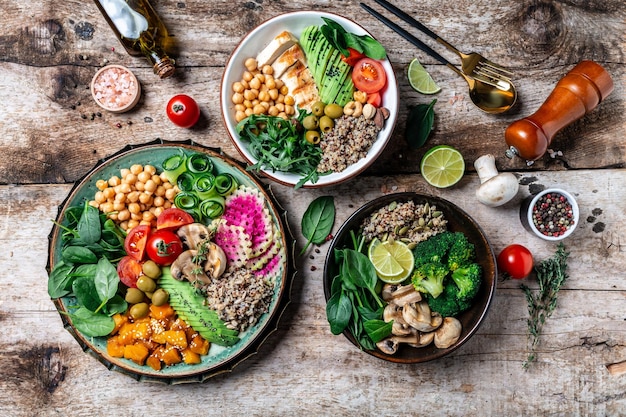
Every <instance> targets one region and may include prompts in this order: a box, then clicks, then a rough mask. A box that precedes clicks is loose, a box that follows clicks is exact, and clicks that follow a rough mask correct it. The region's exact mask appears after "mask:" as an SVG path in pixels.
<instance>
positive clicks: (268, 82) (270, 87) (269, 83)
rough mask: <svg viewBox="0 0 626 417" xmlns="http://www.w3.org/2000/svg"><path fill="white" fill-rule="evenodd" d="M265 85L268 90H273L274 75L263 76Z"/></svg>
mask: <svg viewBox="0 0 626 417" xmlns="http://www.w3.org/2000/svg"><path fill="white" fill-rule="evenodd" d="M265 85H266V86H267V89H268V90H273V89H275V88H276V80H275V79H274V77H265Z"/></svg>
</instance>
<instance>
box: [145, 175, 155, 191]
mask: <svg viewBox="0 0 626 417" xmlns="http://www.w3.org/2000/svg"><path fill="white" fill-rule="evenodd" d="M156 189H157V185H156V183H155V182H154V181H153V180H152V178H150V179H149V180H148V181H146V183H145V185H144V190H145V191H144V192H149V193H154V192H155V191H156Z"/></svg>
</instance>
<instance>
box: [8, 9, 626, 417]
mask: <svg viewBox="0 0 626 417" xmlns="http://www.w3.org/2000/svg"><path fill="white" fill-rule="evenodd" d="M396 3H398V4H402V3H403V2H396ZM153 4H154V5H155V7H156V9H157V10H158V12H159V13H160V14H161V16H162V17H163V20H164V21H165V23H166V25H167V27H168V28H169V29H170V31H171V32H172V34H174V35H175V39H176V41H177V44H178V49H179V53H178V56H177V66H178V72H177V74H176V75H175V76H174V77H172V78H170V79H166V80H159V79H158V78H157V77H156V76H155V75H154V74H152V70H151V68H150V67H149V65H148V63H147V61H145V60H144V59H142V58H133V57H130V56H128V55H127V54H126V53H125V52H124V50H123V48H122V47H121V45H120V44H119V43H118V41H117V39H116V38H115V37H114V35H113V32H112V31H111V30H110V28H109V27H108V26H107V24H106V22H105V21H104V19H103V18H102V16H101V15H100V14H99V12H98V10H97V9H96V7H95V5H94V4H93V3H92V2H90V1H72V0H70V1H65V2H56V1H54V2H53V1H51V0H42V1H38V2H23V1H17V0H0V9H2V10H3V27H4V29H3V31H2V34H1V35H0V37H1V39H2V42H0V71H1V73H2V76H0V97H2V102H3V107H2V110H0V131H1V133H2V135H0V144H1V151H0V201H1V204H0V216H2V217H1V219H2V222H1V225H0V245H1V246H2V248H3V253H4V256H2V257H0V271H2V291H1V293H0V294H1V295H0V323H1V326H2V327H1V329H2V332H1V334H2V336H1V339H0V352H1V353H0V393H1V394H0V410H2V414H3V415H6V416H96V415H98V416H100V415H101V416H148V415H151V416H154V415H159V414H163V413H164V412H165V413H166V415H171V416H199V415H216V416H218V415H219V416H232V415H246V416H291V415H296V414H298V413H303V412H305V413H306V414H307V415H334V416H340V415H341V416H353V415H363V416H369V415H371V416H396V415H436V416H452V415H470V416H490V415H498V416H499V415H528V416H535V415H550V416H553V415H554V416H617V415H626V394H625V393H626V322H625V320H626V313H625V311H626V272H625V269H626V255H625V253H626V249H625V246H624V245H625V243H622V239H625V240H626V226H625V225H626V210H625V203H624V201H626V187H624V186H623V184H624V183H626V170H624V169H623V167H624V163H625V161H626V141H625V137H626V116H625V113H626V108H625V100H624V96H625V93H626V89H625V81H626V45H625V30H626V4H625V3H624V2H623V1H622V0H605V1H602V2H587V1H549V0H541V1H538V0H532V1H526V0H524V1H518V0H501V1H498V2H493V1H485V0H474V1H471V2H470V1H466V0H459V1H456V2H449V1H441V0H434V1H429V2H426V1H419V2H404V3H403V4H404V5H403V6H402V7H403V8H404V9H405V10H407V11H408V12H409V13H411V14H413V15H414V16H416V17H417V18H418V19H420V20H422V21H423V22H424V23H426V24H427V25H428V26H430V27H431V28H432V29H433V30H435V31H436V32H438V33H440V35H442V36H443V37H444V38H445V39H446V40H448V41H449V42H450V43H452V44H454V45H456V46H457V47H459V49H461V50H465V51H470V50H477V51H480V52H482V53H483V54H485V55H487V56H488V57H489V58H491V59H493V60H494V61H496V62H499V63H502V64H503V65H505V66H507V67H510V68H511V69H513V71H514V72H515V76H514V82H515V84H516V85H517V88H518V91H519V103H518V105H516V107H515V108H514V109H513V110H512V111H511V112H509V113H507V114H504V115H498V116H493V115H487V114H484V113H481V112H480V111H479V110H477V109H476V108H474V107H473V106H472V105H471V103H470V100H469V97H468V94H467V88H466V85H465V83H464V81H463V80H462V79H461V78H460V77H458V76H456V75H455V74H454V73H453V72H452V71H450V70H449V69H448V68H446V67H444V66H442V65H440V64H438V63H436V61H434V60H432V59H431V58H429V57H427V56H426V55H425V54H423V53H422V52H420V51H418V50H416V49H415V48H413V47H411V46H409V44H408V43H407V42H406V41H404V40H402V39H401V38H399V37H398V36H397V35H395V34H394V33H393V32H391V30H389V29H387V28H385V27H383V26H382V25H381V24H380V23H378V21H376V20H375V19H374V18H372V17H370V16H369V15H367V14H366V13H364V12H363V11H362V9H361V8H360V7H359V5H358V2H356V1H334V2H331V1H304V0H296V1H293V2H279V1H270V0H265V1H263V0H255V1H247V2H232V1H211V2H205V1H198V0H188V1H169V0H155V1H154V2H153ZM304 9H313V10H323V11H329V12H335V13H338V14H341V15H343V16H345V17H348V18H352V19H356V20H358V21H359V22H360V23H361V24H362V25H363V26H364V27H365V28H366V29H368V30H369V31H370V32H372V33H374V34H375V36H376V37H377V38H378V39H379V40H380V41H381V42H382V43H383V45H385V46H386V47H387V49H388V51H389V58H390V60H391V61H392V63H393V67H394V70H395V72H396V75H397V77H398V80H399V86H400V96H401V108H400V116H399V121H398V124H397V127H396V130H395V133H394V136H393V138H392V140H391V142H390V143H389V145H388V146H387V148H386V150H385V152H384V153H383V155H382V156H381V157H380V158H379V159H378V160H377V161H376V162H375V163H374V164H373V165H372V166H371V167H370V168H369V169H368V170H367V171H366V172H365V173H363V174H362V175H360V176H359V177H358V178H356V179H354V180H352V181H349V182H348V183H345V184H342V185H338V186H334V187H330V188H327V189H322V190H317V189H316V190H297V191H294V190H293V189H291V188H288V187H284V186H281V185H273V189H274V192H275V193H276V196H277V198H278V200H279V201H280V202H281V203H283V205H284V206H285V208H286V209H287V212H288V220H289V223H290V224H291V227H292V228H293V231H294V233H295V235H296V236H297V237H298V243H299V245H302V244H303V239H302V237H301V233H300V218H301V216H302V214H303V213H304V210H305V209H306V207H307V206H308V204H309V203H310V202H311V201H312V200H313V199H314V198H316V197H318V196H320V195H332V196H334V197H335V203H336V207H337V221H336V223H335V227H334V231H335V232H336V230H337V229H338V228H339V226H340V225H341V223H342V222H343V221H344V220H345V219H346V218H347V217H348V216H349V215H350V214H351V213H352V212H353V211H354V210H355V209H356V208H357V207H359V206H361V205H363V204H364V203H365V202H367V201H369V200H371V199H374V198H376V197H379V196H381V195H383V194H386V193H390V192H395V191H416V192H420V193H425V194H432V195H436V196H440V197H443V198H446V199H448V200H450V201H452V202H454V203H456V204H457V205H459V206H460V207H461V208H463V209H465V210H466V211H467V212H468V213H469V214H470V215H472V216H473V217H474V218H475V219H476V220H477V222H478V223H479V224H480V225H481V226H482V227H483V228H484V230H485V232H486V234H487V236H488V238H489V240H490V242H491V244H492V246H493V249H494V251H495V252H496V253H498V252H499V251H500V250H502V249H503V248H504V247H505V246H506V245H508V244H510V243H520V244H523V245H525V246H527V247H528V248H530V249H531V251H532V252H533V254H534V255H535V258H536V260H542V259H545V258H547V257H549V256H551V255H552V254H553V253H554V250H555V248H556V245H555V244H551V243H547V242H544V241H542V240H539V239H537V238H535V237H533V236H531V235H530V234H529V233H527V232H526V231H525V230H524V229H523V228H522V226H521V224H520V221H519V217H518V213H519V206H520V202H521V201H522V199H523V198H524V197H526V196H529V195H530V194H533V193H536V192H537V191H539V190H541V189H543V188H544V187H550V186H560V187H562V188H564V189H566V190H568V191H569V192H570V193H572V194H573V195H575V196H576V198H577V199H578V203H579V205H580V211H581V221H580V224H579V225H578V228H577V230H576V232H575V233H574V235H573V236H572V237H571V238H569V239H567V240H566V241H565V245H566V248H567V249H568V250H569V251H571V257H570V260H569V273H570V278H569V280H568V281H567V283H566V285H565V287H564V289H563V290H562V292H561V293H560V296H559V301H558V306H557V309H556V311H555V312H554V315H553V316H552V317H551V318H550V319H548V322H547V324H546V327H545V333H544V335H543V337H542V340H541V344H540V346H539V350H538V351H539V357H538V360H537V362H536V363H533V364H532V366H531V367H530V369H528V370H524V369H523V368H522V364H523V362H524V360H525V359H526V356H527V353H528V350H527V333H526V330H527V325H526V319H527V317H528V312H527V307H526V300H525V298H524V295H523V293H522V291H521V290H520V289H519V282H514V281H502V282H499V283H498V289H497V294H496V298H495V300H494V302H493V304H492V307H491V309H490V311H489V314H488V315H487V318H486V320H485V322H484V324H483V325H482V327H481V328H480V329H479V331H478V333H477V334H476V335H475V336H474V337H473V338H472V339H471V340H470V341H469V342H468V343H466V344H465V345H464V346H462V347H461V348H460V349H458V350H457V351H455V352H454V353H453V354H451V355H450V356H449V357H446V358H444V359H440V360H437V361H434V362H429V363H424V364H417V365H399V364H392V363H387V362H383V361H381V360H379V359H376V358H374V357H371V356H369V355H367V354H365V353H363V352H361V351H359V350H358V349H356V348H355V347H354V346H353V345H352V344H350V343H349V342H348V341H347V340H346V339H345V338H344V337H343V336H332V335H331V333H330V331H329V326H328V322H327V320H326V315H325V301H324V294H323V288H322V270H323V266H324V258H325V256H326V252H327V248H328V244H325V245H321V246H320V247H318V248H317V249H318V250H315V251H311V252H310V255H309V256H306V257H303V258H299V259H297V263H298V270H299V273H298V275H297V277H296V279H295V282H294V287H293V291H292V303H291V304H290V305H289V306H288V308H287V311H286V314H285V315H284V317H283V319H282V320H281V322H280V324H279V328H278V331H277V332H276V333H274V334H273V335H272V336H271V337H270V339H269V340H268V342H267V343H266V344H264V345H263V346H262V347H261V348H260V350H259V353H258V354H257V355H255V356H253V357H251V358H249V359H248V360H246V361H245V362H244V363H242V364H241V365H240V366H238V367H236V368H235V369H234V371H233V372H232V373H229V374H225V375H220V376H217V377H214V378H211V379H209V380H208V381H206V382H205V383H202V384H183V385H161V384H153V383H142V382H137V381H135V380H134V379H132V378H130V377H128V376H125V375H122V374H120V373H118V372H112V371H109V370H107V369H106V368H105V367H104V366H102V365H101V364H100V363H99V362H98V361H96V360H95V359H94V358H93V357H91V356H90V355H87V354H86V353H84V352H83V351H82V350H81V348H80V347H79V345H78V344H77V343H76V341H75V340H74V339H73V338H72V337H71V335H70V334H69V333H68V332H67V331H66V330H64V328H63V326H62V322H61V319H60V317H59V314H58V313H57V311H56V309H55V307H54V304H53V303H52V301H51V300H50V298H49V297H48V295H47V289H46V282H47V274H46V271H45V266H46V261H47V245H48V241H47V236H48V234H49V232H50V230H51V227H52V223H51V219H53V218H54V217H55V215H56V211H57V206H58V205H59V204H60V203H61V202H62V201H63V200H64V198H65V197H66V196H67V194H68V192H69V190H70V189H71V187H72V184H73V182H74V181H75V180H77V179H78V178H80V177H81V176H82V175H84V174H85V173H86V172H88V171H89V169H90V168H92V167H93V165H94V164H95V163H96V162H97V161H98V160H99V159H100V158H104V157H106V156H108V155H111V154H112V153H114V152H116V151H117V150H119V149H121V148H123V147H124V146H126V145H127V144H142V143H146V142H150V141H152V140H154V139H156V138H161V139H164V140H186V139H192V140H194V141H196V142H198V143H200V144H202V145H207V146H212V147H220V148H222V149H223V150H224V152H226V153H227V154H228V155H230V156H232V157H234V158H236V159H240V158H241V157H240V156H239V155H238V154H237V151H236V150H235V148H234V147H233V145H232V144H231V142H230V140H229V138H228V136H227V133H226V130H225V128H224V126H223V124H222V119H221V116H220V106H219V90H220V80H221V76H222V73H223V70H224V65H225V63H226V61H227V60H228V57H229V55H230V53H231V51H232V50H233V49H234V48H235V47H236V46H237V44H238V42H239V41H240V39H241V38H242V37H243V36H244V35H245V34H246V33H247V32H248V31H249V30H251V29H252V28H254V27H255V26H256V25H258V24H259V23H261V22H263V21H264V20H266V19H269V18H271V17H273V16H276V15H278V14H280V13H283V12H288V11H297V10H304ZM421 38H422V39H425V38H424V37H421ZM429 43H430V42H429ZM430 44H431V45H434V44H433V43H430ZM444 55H445V56H446V57H448V58H450V59H455V57H454V56H452V55H450V54H449V53H447V52H444ZM415 57H418V58H419V59H420V61H421V62H422V63H423V64H424V65H425V66H426V68H427V69H428V70H429V72H431V74H432V75H433V77H434V78H435V79H436V81H437V82H438V84H439V85H440V86H441V87H442V91H441V92H440V93H439V94H438V95H437V96H435V98H437V100H438V102H437V104H436V107H435V112H436V120H435V126H434V132H433V134H432V136H431V137H430V139H429V142H428V143H427V145H426V146H424V147H423V148H421V149H418V150H410V149H409V148H408V146H407V144H406V142H405V141H404V131H405V129H404V124H405V120H406V116H407V113H408V107H409V106H412V105H416V104H419V103H428V102H430V100H431V99H432V97H427V96H423V95H420V94H418V93H416V92H414V91H413V90H412V89H411V88H410V86H409V85H408V81H407V78H406V70H407V67H408V64H409V62H410V61H411V60H412V59H413V58H415ZM584 59H590V60H594V61H596V62H598V63H600V64H601V65H602V66H604V67H605V68H606V69H607V70H608V71H609V73H610V74H611V76H612V77H613V80H614V82H615V90H614V91H613V93H612V94H611V95H610V96H609V97H608V98H607V99H606V100H605V101H604V102H603V103H601V105H600V106H599V107H598V108H597V109H596V110H595V111H593V112H592V113H591V114H589V115H587V116H585V117H584V118H582V119H581V120H579V121H577V122H575V123H573V124H571V125H570V126H568V127H567V128H565V129H564V130H562V131H561V132H560V133H559V134H558V135H557V137H556V138H555V139H554V141H553V143H552V145H551V149H552V150H553V151H554V152H555V154H553V155H552V156H553V157H552V156H551V155H548V154H547V155H545V156H544V157H543V158H541V159H540V160H538V161H537V162H536V163H535V164H534V165H532V166H527V165H526V163H525V161H523V160H521V159H519V158H518V159H514V160H509V159H506V158H505V157H504V150H505V148H506V146H505V144H504V139H503V132H504V130H505V128H506V127H507V126H508V124H510V123H511V122H512V121H514V120H516V119H518V118H521V117H523V116H526V115H529V114H531V113H533V112H534V111H535V110H536V109H537V108H538V107H539V106H540V104H541V103H542V102H543V101H544V100H545V99H546V97H547V95H548V94H549V92H550V91H551V89H552V88H553V87H554V85H555V84H556V82H557V81H558V80H559V79H560V78H561V77H562V76H563V75H564V74H565V73H566V72H567V71H568V70H569V69H571V68H572V67H573V66H574V65H575V64H576V63H578V62H579V61H581V60H584ZM105 63H117V64H122V65H126V66H128V67H130V68H131V69H132V70H133V71H134V72H135V74H136V75H137V76H138V78H139V79H140V82H141V84H142V87H143V90H144V93H143V96H142V99H141V101H140V103H139V105H138V107H137V108H136V110H134V111H132V112H130V113H127V114H123V115H114V114H110V113H107V112H101V111H100V110H99V109H98V108H97V106H96V104H95V102H94V101H93V100H92V98H91V95H90V93H89V89H88V85H89V82H90V80H91V78H92V76H93V75H94V73H95V72H96V70H97V69H98V68H100V67H101V66H102V65H103V64H105ZM177 93H187V94H190V95H192V96H193V97H195V98H196V99H197V101H198V102H199V104H200V106H201V109H202V119H201V121H200V123H199V124H198V125H197V126H196V127H194V128H193V129H191V130H185V129H181V128H177V127H175V126H174V125H172V124H171V123H170V122H169V121H168V119H167V117H166V115H165V111H164V109H165V103H166V101H167V100H168V99H169V98H170V97H171V96H173V95H174V94H177ZM436 144H449V145H453V146H455V147H457V148H458V149H459V150H460V151H461V152H462V154H463V155H464V158H465V161H466V165H467V173H466V175H465V176H464V178H463V179H462V181H461V182H460V183H459V184H458V185H456V186H455V187H453V188H451V189H445V190H440V189H435V188H432V187H430V186H429V185H428V184H427V183H426V182H425V181H424V180H423V179H422V177H421V176H420V175H419V170H418V166H419V160H420V158H421V156H422V155H423V154H424V152H425V151H426V150H427V149H428V148H429V147H430V146H434V145H436ZM485 153H492V154H494V155H496V157H497V164H498V167H499V169H500V170H501V171H510V172H513V173H515V174H516V175H517V177H518V179H519V183H520V184H521V186H520V192H519V194H518V196H517V197H516V199H514V200H513V201H512V202H510V203H508V204H507V205H505V206H503V207H499V208H487V207H485V206H482V205H480V204H479V203H478V202H477V200H476V198H475V196H474V192H475V190H476V188H477V187H478V184H479V180H478V177H477V175H476V174H475V172H474V170H473V161H474V160H475V159H476V158H477V157H479V156H480V155H482V154H485ZM527 284H528V285H530V286H531V287H533V288H534V287H536V284H535V282H534V280H533V279H532V277H531V278H529V279H528V280H527Z"/></svg>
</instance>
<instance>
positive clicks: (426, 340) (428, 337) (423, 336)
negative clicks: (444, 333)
mask: <svg viewBox="0 0 626 417" xmlns="http://www.w3.org/2000/svg"><path fill="white" fill-rule="evenodd" d="M434 338H435V332H428V333H419V342H418V343H411V344H410V345H411V346H413V347H415V348H423V347H426V346H428V345H430V344H431V343H432V342H433V340H434Z"/></svg>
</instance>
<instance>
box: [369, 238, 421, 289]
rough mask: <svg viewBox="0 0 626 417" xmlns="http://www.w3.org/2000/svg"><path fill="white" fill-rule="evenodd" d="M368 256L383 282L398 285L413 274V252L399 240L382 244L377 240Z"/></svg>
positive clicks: (373, 242)
mask: <svg viewBox="0 0 626 417" xmlns="http://www.w3.org/2000/svg"><path fill="white" fill-rule="evenodd" d="M368 256H369V259H370V261H371V262H372V265H374V268H375V269H376V273H377V275H378V277H379V278H380V279H381V280H382V281H383V282H386V283H389V284H398V283H400V282H402V281H404V280H405V279H407V278H408V277H409V275H411V272H413V265H414V262H415V259H414V257H413V252H411V250H410V249H409V248H408V246H407V245H406V244H404V243H403V242H400V241H398V240H394V241H386V242H380V241H379V240H378V239H375V241H372V243H371V244H370V246H369V248H368Z"/></svg>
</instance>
